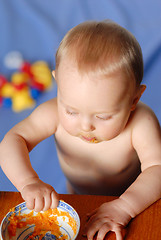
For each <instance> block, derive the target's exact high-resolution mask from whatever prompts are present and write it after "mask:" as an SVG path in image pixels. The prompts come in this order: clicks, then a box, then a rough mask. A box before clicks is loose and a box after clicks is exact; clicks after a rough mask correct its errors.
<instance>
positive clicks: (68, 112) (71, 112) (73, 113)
mask: <svg viewBox="0 0 161 240" xmlns="http://www.w3.org/2000/svg"><path fill="white" fill-rule="evenodd" d="M66 113H67V114H69V115H73V116H74V115H77V114H78V113H77V112H74V111H71V110H66Z"/></svg>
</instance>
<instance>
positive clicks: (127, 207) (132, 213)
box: [119, 195, 137, 218]
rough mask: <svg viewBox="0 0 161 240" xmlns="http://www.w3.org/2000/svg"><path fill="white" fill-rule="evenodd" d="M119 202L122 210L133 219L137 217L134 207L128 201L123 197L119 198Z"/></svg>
mask: <svg viewBox="0 0 161 240" xmlns="http://www.w3.org/2000/svg"><path fill="white" fill-rule="evenodd" d="M119 201H120V202H119V204H120V208H121V209H122V210H124V211H125V212H127V214H129V216H130V217H131V218H134V217H135V216H136V215H137V214H136V213H135V210H134V208H133V207H132V205H131V204H130V203H129V202H128V200H126V199H124V197H123V196H122V195H121V196H120V197H119Z"/></svg>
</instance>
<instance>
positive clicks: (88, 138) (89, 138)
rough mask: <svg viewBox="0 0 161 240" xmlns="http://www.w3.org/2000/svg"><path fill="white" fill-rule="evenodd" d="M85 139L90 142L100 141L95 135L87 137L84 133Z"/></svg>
mask: <svg viewBox="0 0 161 240" xmlns="http://www.w3.org/2000/svg"><path fill="white" fill-rule="evenodd" d="M82 138H83V140H85V141H86V142H90V143H98V140H97V139H96V138H95V137H86V136H83V135H82Z"/></svg>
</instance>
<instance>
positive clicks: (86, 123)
mask: <svg viewBox="0 0 161 240" xmlns="http://www.w3.org/2000/svg"><path fill="white" fill-rule="evenodd" d="M81 128H82V131H84V132H90V131H93V130H95V127H94V125H93V124H92V122H91V121H90V120H89V119H83V120H82V122H81Z"/></svg>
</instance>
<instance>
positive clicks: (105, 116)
mask: <svg viewBox="0 0 161 240" xmlns="http://www.w3.org/2000/svg"><path fill="white" fill-rule="evenodd" d="M96 118H98V119H100V120H104V121H106V120H110V119H111V118H112V116H110V115H97V116H96Z"/></svg>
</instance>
